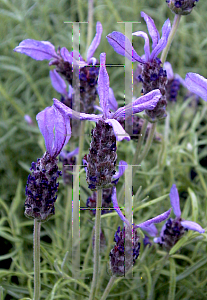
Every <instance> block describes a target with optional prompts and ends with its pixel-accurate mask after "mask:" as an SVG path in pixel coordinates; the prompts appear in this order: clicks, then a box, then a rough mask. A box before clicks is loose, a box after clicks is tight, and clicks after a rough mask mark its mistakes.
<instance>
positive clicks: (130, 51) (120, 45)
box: [106, 31, 144, 63]
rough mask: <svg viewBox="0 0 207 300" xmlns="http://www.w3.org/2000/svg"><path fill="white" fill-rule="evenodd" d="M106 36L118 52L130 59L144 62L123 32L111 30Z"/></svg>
mask: <svg viewBox="0 0 207 300" xmlns="http://www.w3.org/2000/svg"><path fill="white" fill-rule="evenodd" d="M106 38H107V40H108V42H109V44H110V45H111V46H112V47H113V48H114V51H116V52H117V53H118V54H120V55H123V56H126V57H127V58H128V59H129V60H131V61H138V62H141V63H143V62H144V61H143V60H142V59H141V57H140V56H139V55H138V54H137V52H136V51H135V50H134V48H133V47H132V44H131V42H130V40H129V39H128V38H127V37H126V36H125V35H124V34H123V33H121V32H118V31H113V32H112V33H110V34H108V35H107V37H106Z"/></svg>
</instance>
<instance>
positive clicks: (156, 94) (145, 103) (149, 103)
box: [113, 89, 161, 119]
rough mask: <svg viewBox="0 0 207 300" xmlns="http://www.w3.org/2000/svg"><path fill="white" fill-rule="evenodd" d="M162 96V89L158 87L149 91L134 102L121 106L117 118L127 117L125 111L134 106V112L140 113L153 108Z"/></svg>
mask: <svg viewBox="0 0 207 300" xmlns="http://www.w3.org/2000/svg"><path fill="white" fill-rule="evenodd" d="M160 98H161V93H160V90H158V89H156V90H153V91H151V92H149V93H147V94H146V95H144V96H141V97H139V98H137V99H136V100H134V101H133V102H132V103H129V104H128V105H126V106H124V107H120V108H119V109H118V110H117V111H116V112H115V114H114V116H113V117H114V118H115V119H119V118H120V117H125V112H126V111H127V110H130V111H132V108H133V111H132V112H133V114H135V113H139V112H141V111H143V110H145V109H148V110H152V109H154V108H155V106H156V105H157V103H158V101H159V99H160Z"/></svg>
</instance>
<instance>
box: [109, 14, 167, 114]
mask: <svg viewBox="0 0 207 300" xmlns="http://www.w3.org/2000/svg"><path fill="white" fill-rule="evenodd" d="M141 16H142V17H143V18H144V20H145V22H146V24H147V27H148V31H149V34H150V36H151V38H152V42H153V43H152V52H151V53H150V45H149V37H148V35H147V34H146V33H145V32H143V31H137V32H134V33H133V35H136V36H141V37H142V38H144V40H145V46H144V50H145V55H144V56H142V57H140V56H139V55H138V54H137V53H136V51H135V50H134V48H133V47H132V45H131V43H130V41H129V39H128V38H127V37H125V36H124V35H123V34H122V33H121V32H117V31H114V32H112V33H110V34H108V36H107V39H108V42H109V44H110V45H111V46H112V47H113V48H114V50H115V51H116V52H117V53H118V54H120V55H123V56H126V57H127V58H128V59H130V60H131V61H137V62H139V63H140V64H141V66H142V71H141V74H140V76H139V80H140V81H141V82H142V87H143V93H144V95H145V94H146V93H148V92H150V91H152V90H154V89H159V90H160V92H161V94H162V97H161V98H160V100H159V102H158V104H157V106H156V107H155V109H153V110H150V111H149V110H146V114H147V115H148V116H149V117H150V118H151V119H152V120H156V119H157V118H163V117H165V116H166V113H165V109H166V105H167V100H166V84H167V74H166V72H165V71H164V70H163V67H162V62H161V60H160V59H159V58H158V57H157V56H158V54H159V53H160V52H161V51H162V50H163V49H164V48H165V46H166V45H167V40H168V36H169V34H170V30H171V25H170V20H169V19H167V20H166V21H165V23H164V25H163V27H162V37H161V38H160V35H159V32H158V30H157V28H156V26H155V23H154V21H153V19H152V18H151V17H149V16H148V15H147V14H145V13H144V12H141ZM130 49H132V53H131V52H130Z"/></svg>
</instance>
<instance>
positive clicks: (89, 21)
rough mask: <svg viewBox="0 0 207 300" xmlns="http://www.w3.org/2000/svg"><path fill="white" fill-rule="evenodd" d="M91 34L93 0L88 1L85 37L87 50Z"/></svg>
mask: <svg viewBox="0 0 207 300" xmlns="http://www.w3.org/2000/svg"><path fill="white" fill-rule="evenodd" d="M92 34H93V0H88V35H87V47H86V51H87V50H88V48H89V46H90V43H91V40H92Z"/></svg>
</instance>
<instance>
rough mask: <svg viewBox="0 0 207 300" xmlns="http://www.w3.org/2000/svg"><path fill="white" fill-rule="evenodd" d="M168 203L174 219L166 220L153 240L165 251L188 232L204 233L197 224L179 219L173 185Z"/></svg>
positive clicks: (178, 207)
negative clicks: (158, 234)
mask: <svg viewBox="0 0 207 300" xmlns="http://www.w3.org/2000/svg"><path fill="white" fill-rule="evenodd" d="M170 202H171V205H172V208H173V211H174V214H175V216H176V218H175V219H172V218H170V219H168V220H167V221H166V223H165V224H164V226H163V227H162V230H161V233H160V236H159V237H158V238H154V242H155V243H159V244H160V245H162V246H163V247H164V248H166V249H167V250H170V249H171V248H172V247H173V246H174V245H175V244H176V243H177V242H178V241H179V239H180V238H181V237H182V236H183V235H184V233H185V232H186V231H188V230H194V231H198V232H199V233H204V232H205V230H204V229H203V228H202V227H201V226H200V225H199V224H198V223H196V222H192V221H186V220H183V219H182V218H181V210H180V200H179V194H178V190H177V188H176V185H175V184H173V185H172V188H171V190H170Z"/></svg>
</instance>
